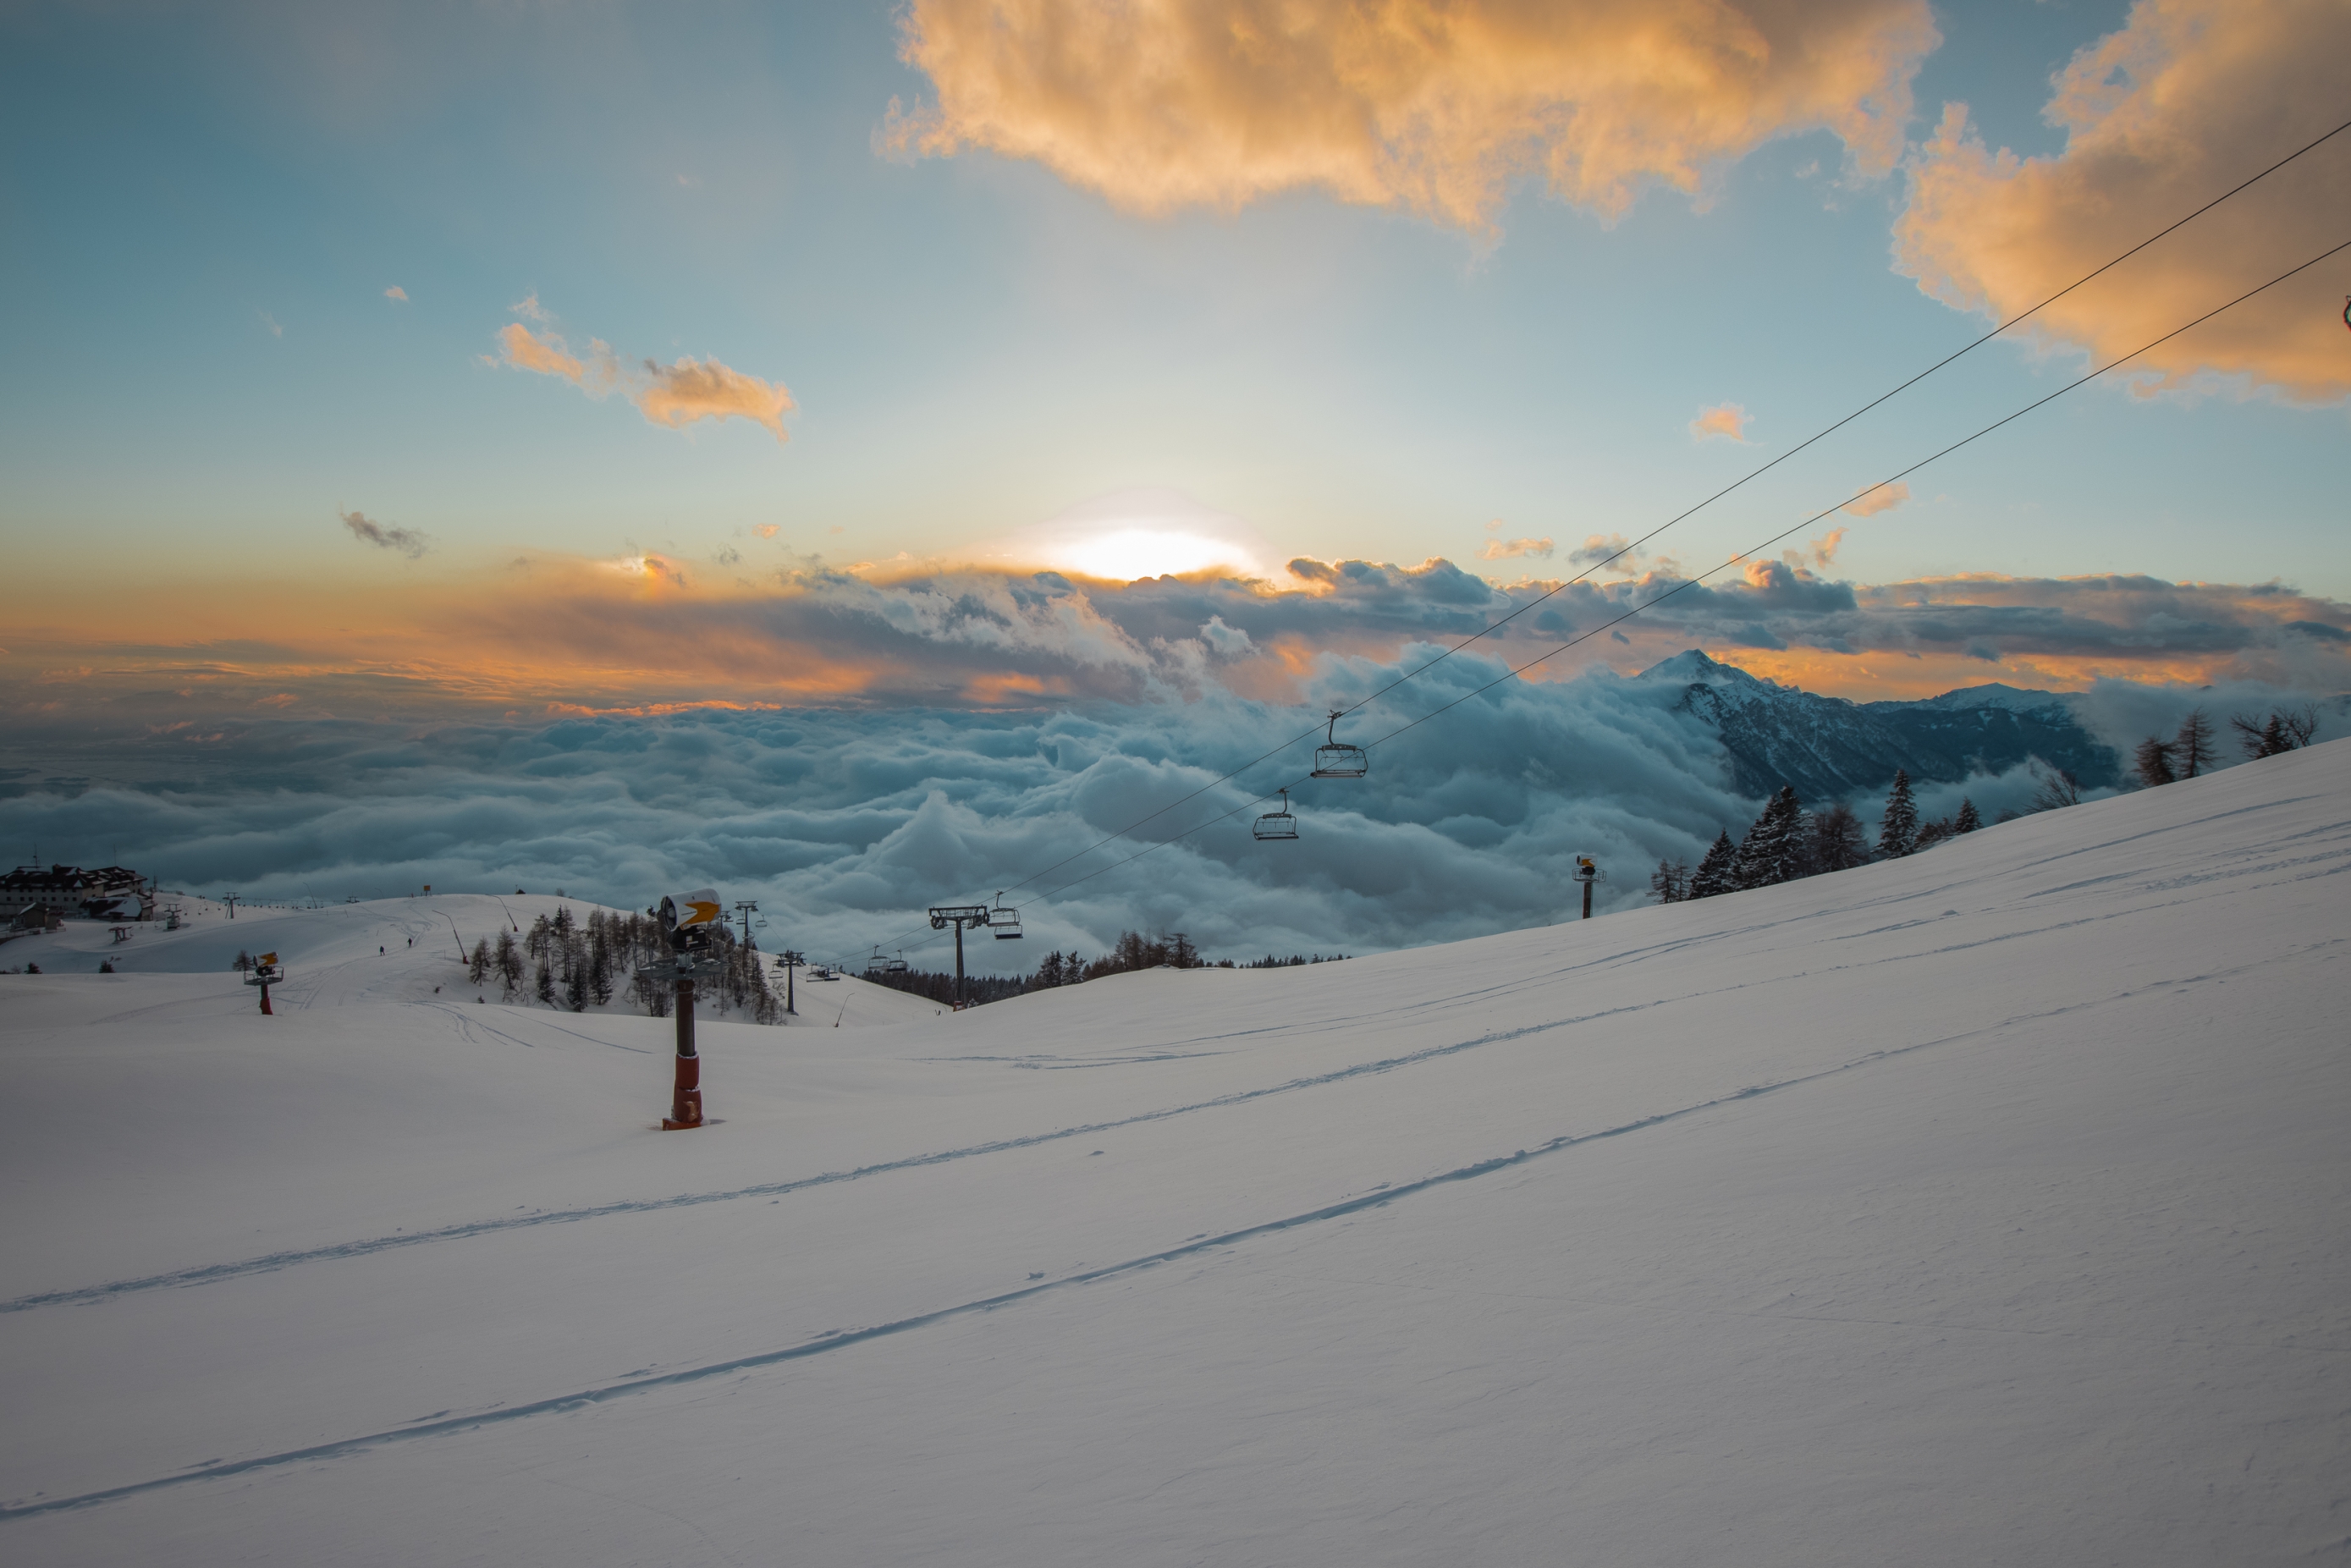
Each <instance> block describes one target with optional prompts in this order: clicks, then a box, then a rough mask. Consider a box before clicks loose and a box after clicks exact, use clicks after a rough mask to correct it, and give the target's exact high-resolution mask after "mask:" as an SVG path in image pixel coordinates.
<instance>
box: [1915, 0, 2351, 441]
mask: <svg viewBox="0 0 2351 1568" xmlns="http://www.w3.org/2000/svg"><path fill="white" fill-rule="evenodd" d="M2346 53H2351V7H2346V6H2345V5H2341V4H2340V3H2339V0H2139V3H2138V4H2137V5H2135V6H2133V7H2132V10H2131V13H2130V21H2129V25H2128V26H2125V27H2124V28H2123V29H2122V30H2121V31H2120V32H2117V33H2115V34H2112V35H2110V36H2109V37H2105V38H2103V39H2101V40H2099V41H2098V42H2097V43H2095V44H2094V45H2092V46H2090V47H2087V48H2085V49H2084V50H2083V51H2082V52H2081V53H2080V54H2079V55H2077V56H2076V57H2074V61H2073V63H2072V64H2071V65H2069V66H2068V67H2066V68H2065V70H2064V72H2063V73H2062V74H2061V75H2060V76H2059V77H2058V78H2057V80H2056V94H2055V96H2054V97H2053V98H2052V99H2050V102H2049V106H2048V109H2047V110H2046V111H2045V112H2046V115H2047V118H2048V119H2049V120H2050V121H2051V122H2052V123H2053V124H2057V125H2062V126H2064V128H2065V130H2066V131H2067V133H2068V135H2067V141H2066V147H2065V151H2064V152H2063V153H2061V154H2059V155H2057V156H2055V157H2049V158H2019V157H2017V156H2016V155H2015V154H2014V153H2012V152H2007V151H2005V150H2003V151H2001V152H1991V151H1989V150H1988V149H1987V148H1986V147H1985V145H1984V143H1983V141H1981V140H1980V138H1979V137H1978V136H1977V135H1976V134H1975V132H1974V131H1973V130H1972V129H1971V128H1970V123H1969V120H1968V112H1967V107H1966V106H1965V105H1964V104H1951V105H1948V106H1946V108H1945V110H1944V114H1943V120H1942V124H1941V126H1940V128H1939V129H1938V130H1937V131H1936V132H1935V134H1934V136H1933V137H1932V138H1931V139H1930V140H1929V141H1928V142H1927V144H1926V145H1925V147H1924V148H1923V149H1922V150H1921V153H1920V157H1919V159H1918V162H1917V164H1916V166H1915V167H1914V169H1913V171H1912V174H1911V197H1910V204H1909V206H1908V208H1907V210H1906V211H1905V212H1904V213H1903V214H1902V217H1901V219H1900V221H1899V222H1898V223H1897V224H1896V228H1895V242H1896V256H1897V258H1898V263H1899V266H1900V267H1901V269H1902V270H1903V271H1905V272H1907V274H1909V275H1910V276H1911V277H1916V278H1917V280H1918V286H1919V287H1921V288H1923V289H1925V290H1926V291H1927V292H1928V293H1929V294H1931V295H1933V296H1935V297H1936V298H1938V299H1941V300H1944V301H1946V302H1947V303H1949V304H1951V305H1955V306H1958V307H1959V308H1963V309H1969V310H1976V311H1980V312H1981V313H1983V314H1984V315H1986V316H1988V317H1992V318H1996V319H2005V318H2007V317H2009V316H2011V315H2014V314H2015V313H2017V312H2018V311H2020V310H2022V309H2024V308H2027V307H2029V306H2031V305H2032V304H2033V303H2035V302H2036V301H2038V300H2039V299H2040V298H2043V296H2044V295H2047V294H2049V293H2050V292H2052V291H2053V290H2054V289H2056V288H2058V287H2062V286H2064V284H2066V283H2069V282H2071V281H2073V279H2074V278H2075V277H2080V276H2081V275H2082V274H2084V273H2086V272H2088V271H2089V270H2090V269H2091V268H2092V267H2096V266H2098V265H2099V264H2101V263H2103V262H2105V260H2107V259H2108V258H2109V257H2111V256H2115V255H2116V254H2118V253H2119V252H2121V251H2123V250H2125V249H2126V248H2128V247H2129V246H2132V245H2135V244H2137V242H2138V241H2140V240H2142V239H2144V238H2146V237H2147V235H2150V234H2152V233H2154V232H2155V231H2156V230H2158V229H2160V228H2162V227H2163V226H2164V225H2167V224H2169V223H2172V222H2174V221H2175V220H2177V219H2179V218H2180V217H2183V216H2185V215H2186V214H2189V213H2190V212H2192V211H2194V210H2195V209H2196V208H2198V207H2199V206H2201V205H2202V204H2205V203H2206V202H2209V201H2210V200H2211V199H2212V198H2213V197H2215V196H2217V195H2219V194H2220V193H2222V192H2224V191H2226V190H2228V189H2229V188H2230V187H2231V186H2232V185H2234V184H2236V183H2238V182H2239V181H2241V180H2242V179H2244V178H2245V177H2246V176H2247V175H2249V174H2251V173H2253V172H2257V171H2259V170H2261V169H2262V168H2264V167H2266V166H2267V165H2269V164H2271V163H2273V162H2276V161H2277V160H2278V159H2280V158H2282V157H2283V156H2285V155H2286V154H2287V153H2289V152H2293V151H2294V149H2296V148H2297V147H2300V146H2302V145H2304V143H2305V142H2307V141H2310V140H2311V139H2312V138H2313V137H2315V136H2317V135H2318V134H2320V133H2321V132H2323V131H2326V130H2328V129H2329V128H2331V127H2333V126H2334V125H2335V124H2337V123H2339V122H2340V121H2341V120H2342V118H2343V113H2344V109H2343V85H2342V84H2343V66H2342V62H2343V60H2344V57H2345V56H2346ZM2345 141H2351V138H2338V139H2337V141H2335V142H2334V143H2330V144H2328V145H2327V146H2325V147H2322V148H2320V149H2318V150H2317V151H2316V152H2312V153H2310V154H2309V155H2307V156H2305V157H2304V158H2302V159H2300V160H2298V161H2297V162H2294V163H2293V164H2291V165H2289V166H2288V167H2286V168H2285V169H2283V170H2281V171H2280V172H2278V173H2276V174H2274V175H2272V176H2271V177H2270V178H2269V179H2267V180H2264V181H2263V182H2262V183H2261V184H2260V185H2257V186H2255V187H2254V188H2253V189H2252V190H2250V191H2248V192H2246V193H2244V194H2243V195H2241V196H2238V197H2235V198H2233V199H2232V200H2231V202H2230V203H2229V204H2228V205H2227V206H2226V207H2223V208H2221V209H2220V210H2219V211H2217V212H2214V213H2212V214H2210V215H2208V216H2206V217H2202V218H2199V219H2198V220H2197V221H2196V222H2194V223H2192V224H2190V225H2188V226H2187V227H2186V228H2183V229H2181V230H2180V231H2179V233H2178V234H2175V235H2170V236H2168V238H2166V239H2164V240H2162V241H2161V242H2160V243H2159V244H2158V245H2157V246H2153V247H2152V248H2150V249H2149V250H2147V251H2146V252H2145V253H2143V254H2141V255H2139V256H2133V257H2132V258H2131V259H2130V260H2129V261H2127V262H2126V263H2124V264H2123V266H2122V267H2118V268H2116V270H2115V271H2114V272H2113V273H2111V274H2108V275H2107V276H2106V277H2102V278H2100V279H2098V280H2097V281H2096V282H2095V283H2093V284H2091V285H2090V286H2089V287H2085V288H2084V289H2082V290H2081V291H2080V292H2078V293H2076V294H2073V295H2069V296H2067V297H2066V298H2064V299H2061V300H2059V301H2058V302H2057V303H2056V304H2054V305H2052V306H2051V307H2049V308H2048V309H2046V310H2044V311H2043V312H2042V313H2041V314H2040V315H2039V316H2037V317H2035V318H2034V319H2033V322H2032V327H2031V330H2032V331H2033V332H2035V333H2036V334H2038V335H2039V336H2040V337H2041V338H2042V339H2043V340H2044V341H2049V342H2060V343H2064V344H2067V345H2070V346H2072V347H2074V348H2077V349H2080V350H2084V351H2085V352H2086V353H2088V354H2090V355H2091V356H2093V357H2094V358H2095V359H2097V360H2099V361H2105V360H2108V359H2112V358H2115V357H2116V356H2119V355H2121V354H2125V353H2128V352H2130V351H2131V350H2136V349H2137V348H2139V347H2140V346H2141V345H2143V344H2145V343H2147V342H2148V341H2150V340H2153V339H2155V338H2157V337H2158V336H2159V335H2161V334H2162V333H2164V332H2166V331H2168V330H2169V329H2172V328H2174V327H2177V326H2178V325H2179V323H2181V322H2183V321H2187V320H2191V319H2194V318H2196V317H2198V316H2200V315H2202V314H2203V313H2204V312H2206V311H2208V310H2210V309H2212V308H2214V307H2215V306H2218V305H2220V304H2223V303H2225V302H2226V301H2228V300H2230V299H2232V298H2235V297H2236V296H2238V295H2239V294H2241V293H2242V292H2244V291H2245V290H2246V289H2248V288H2251V287H2253V286H2254V285H2256V284H2260V283H2263V282H2266V281H2267V280H2268V279H2270V278H2271V277H2274V276H2275V275H2276V274H2278V273H2280V272H2283V271H2284V270H2285V269H2286V268H2287V267H2291V266H2293V265H2294V264H2295V263H2297V262H2302V261H2306V260H2308V259H2309V258H2310V257H2312V256H2315V255H2317V254H2318V253H2319V252H2321V251H2323V250H2325V248H2326V247H2327V246H2332V245H2335V244H2337V243H2339V242H2340V241H2342V240H2343V239H2344V238H2345V235H2344V234H2343V232H2342V228H2341V224H2342V214H2344V213H2345V212H2346V211H2351V145H2344V144H2343V143H2344V142H2345ZM2343 284H2344V274H2343V271H2342V269H2341V268H2340V267H2335V269H2334V270H2332V271H2330V270H2328V269H2327V268H2325V267H2320V268H2315V269H2314V270H2312V271H2310V272H2307V273H2304V274H2303V275H2302V276H2301V277H2297V278H2294V279H2293V280H2291V281H2289V282H2287V283H2284V284H2281V285H2280V286H2279V287H2276V288H2274V289H2272V290H2270V291H2269V292H2267V293H2265V294H2263V295H2262V296H2260V297H2259V298H2254V299H2252V300H2248V301H2247V302H2246V303H2245V304H2243V305H2241V306H2238V307H2237V308H2235V309H2232V310H2231V311H2230V312H2229V313H2228V314H2227V315H2226V316H2223V317H2221V318H2220V319H2217V320H2214V321H2210V322H2208V323H2206V324H2205V325H2203V326H2201V327H2199V328H2197V329H2194V330H2193V331H2191V332H2189V333H2188V334H2186V335H2185V336H2183V337H2180V338H2178V339H2175V340H2173V341H2171V342H2168V343H2166V344H2164V345H2163V346H2161V347H2160V348H2158V349H2157V350H2154V352H2153V353H2151V354H2149V355H2148V356H2147V357H2146V358H2145V359H2144V360H2141V361H2135V364H2137V365H2138V366H2143V367H2144V368H2145V371H2146V374H2145V375H2144V376H2143V377H2142V379H2141V382H2140V383H2139V384H2140V386H2141V390H2143V391H2149V390H2154V389H2157V388H2161V387H2172V386H2178V385H2180V384H2182V383H2183V382H2188V381H2189V380H2191V379H2193V378H2196V377H2199V376H2204V375H2215V376H2220V377H2227V378H2233V379H2236V380H2238V381H2239V382H2240V383H2241V384H2242V385H2245V386H2248V387H2252V388H2257V389H2265V390H2267V391H2269V392H2273V393H2276V394H2278V395H2280V396H2283V397H2285V398H2288V399H2291V400H2294V401H2300V402H2324V401H2331V400H2334V399H2338V398H2342V397H2344V396H2346V395H2351V357H2346V354H2345V352H2344V347H2343V345H2344V336H2343V327H2342V323H2341V320H2340V319H2339V314H2340V310H2341V307H2342V298H2343Z"/></svg>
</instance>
